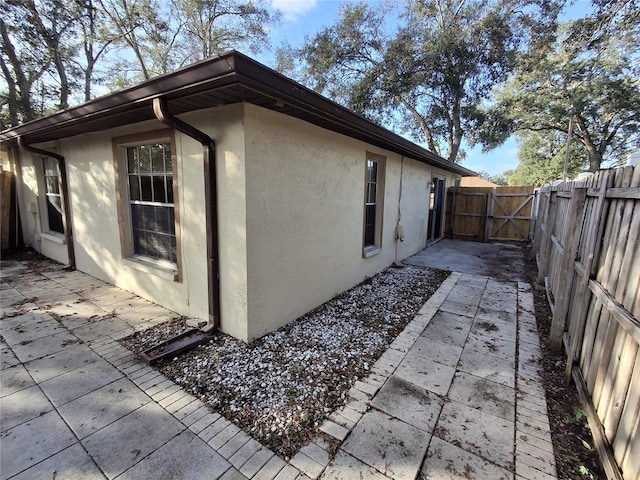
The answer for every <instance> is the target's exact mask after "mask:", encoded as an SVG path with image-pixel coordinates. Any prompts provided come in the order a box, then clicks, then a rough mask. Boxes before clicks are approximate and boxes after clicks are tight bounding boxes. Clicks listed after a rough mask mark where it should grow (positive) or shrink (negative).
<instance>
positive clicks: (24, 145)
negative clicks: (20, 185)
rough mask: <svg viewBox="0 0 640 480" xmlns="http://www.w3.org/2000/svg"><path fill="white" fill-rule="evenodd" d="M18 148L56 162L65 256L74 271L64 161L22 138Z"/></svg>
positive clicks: (73, 253)
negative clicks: (60, 190) (65, 246)
mask: <svg viewBox="0 0 640 480" xmlns="http://www.w3.org/2000/svg"><path fill="white" fill-rule="evenodd" d="M18 147H20V148H22V149H24V150H26V151H27V152H31V153H35V154H36V155H42V156H43V157H52V158H55V159H56V160H58V168H59V169H60V183H61V184H62V192H61V195H60V200H61V203H62V212H63V215H62V227H63V228H64V237H65V243H66V244H67V256H68V257H69V268H70V269H72V270H74V269H75V268H76V254H75V250H74V248H73V229H72V223H71V212H70V210H69V207H70V205H69V201H68V200H69V184H68V183H67V166H66V164H65V161H64V157H63V156H62V155H60V154H58V153H55V152H48V151H47V150H42V149H41V148H36V147H32V146H31V145H28V144H27V143H26V141H25V139H24V137H22V136H20V137H18Z"/></svg>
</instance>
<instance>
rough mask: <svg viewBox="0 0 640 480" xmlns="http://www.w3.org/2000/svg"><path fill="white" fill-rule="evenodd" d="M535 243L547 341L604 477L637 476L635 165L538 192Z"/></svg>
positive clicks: (638, 213) (638, 200)
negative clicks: (561, 351)
mask: <svg viewBox="0 0 640 480" xmlns="http://www.w3.org/2000/svg"><path fill="white" fill-rule="evenodd" d="M537 199H538V201H537V209H536V210H537V215H538V217H537V221H536V224H535V231H534V236H533V249H534V252H536V259H537V262H538V282H539V283H544V285H545V286H546V290H547V297H548V299H549V304H550V305H551V310H552V312H553V320H552V325H551V334H550V338H549V342H550V345H551V346H552V347H555V348H560V346H561V345H563V344H564V347H565V351H566V353H567V375H568V376H569V375H571V376H572V377H573V379H574V381H575V383H576V386H577V389H578V393H579V394H580V397H581V399H582V402H583V404H584V405H585V406H586V409H587V413H588V417H589V423H590V426H591V430H592V432H593V434H594V439H595V443H596V447H597V449H598V452H599V453H600V456H601V458H602V460H603V463H604V466H605V470H606V472H607V476H608V477H609V478H626V479H637V478H640V431H639V429H640V354H639V351H638V346H639V345H640V322H639V321H638V318H640V293H639V292H640V248H639V245H638V240H639V238H640V166H638V167H625V168H620V169H616V170H603V171H600V172H598V173H597V174H595V175H594V176H592V177H590V178H588V179H586V180H582V181H580V182H569V183H564V184H561V185H559V186H555V187H546V188H543V189H541V190H540V192H539V195H538V197H537Z"/></svg>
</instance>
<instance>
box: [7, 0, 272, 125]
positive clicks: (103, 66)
mask: <svg viewBox="0 0 640 480" xmlns="http://www.w3.org/2000/svg"><path fill="white" fill-rule="evenodd" d="M1 1H2V3H1V4H0V5H1V6H2V12H3V14H2V17H1V18H0V69H1V70H2V78H3V79H4V80H5V82H4V83H5V84H0V95H1V96H2V101H1V103H0V105H1V106H0V115H1V116H2V122H3V125H4V126H5V127H8V126H13V125H18V124H20V123H22V122H25V121H28V120H32V119H34V118H36V117H38V116H40V115H43V114H45V113H48V112H50V111H52V110H56V109H59V108H67V107H68V106H69V105H70V103H77V102H78V101H82V100H89V99H91V97H92V96H93V89H94V87H95V86H96V85H100V84H102V85H105V86H107V87H108V88H110V89H113V90H115V89H122V88H124V87H126V86H128V85H131V84H132V83H135V82H139V81H142V80H146V79H149V78H151V77H153V76H156V75H159V74H162V73H167V72H170V71H172V70H175V69H176V68H179V67H181V66H183V65H184V64H185V63H192V62H195V61H197V60H201V59H203V58H205V57H207V56H210V55H214V54H217V53H220V52H222V51H225V50H228V49H231V48H242V47H248V48H249V49H250V50H251V51H253V52H257V51H259V50H260V49H261V48H264V47H265V46H267V45H268V42H267V36H268V32H269V28H270V27H271V26H272V25H273V24H274V23H276V22H277V21H278V18H279V15H278V12H275V11H273V10H272V9H271V8H270V3H269V1H268V0H135V1H131V0H1ZM74 101H75V102H74Z"/></svg>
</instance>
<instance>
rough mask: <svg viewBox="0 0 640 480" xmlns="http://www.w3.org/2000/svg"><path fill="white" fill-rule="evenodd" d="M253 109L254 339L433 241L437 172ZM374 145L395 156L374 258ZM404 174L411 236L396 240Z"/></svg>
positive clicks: (249, 117) (249, 114) (249, 159)
mask: <svg viewBox="0 0 640 480" xmlns="http://www.w3.org/2000/svg"><path fill="white" fill-rule="evenodd" d="M244 110H245V132H246V147H245V152H246V168H247V175H246V179H247V180H246V181H247V187H246V191H247V268H248V309H249V312H248V313H249V319H250V321H249V334H248V340H252V339H254V338H258V337H260V336H262V335H264V334H265V333H267V332H269V331H271V330H274V329H275V328H278V327H280V326H282V325H285V324H286V323H288V322H290V321H292V320H294V319H295V318H297V317H299V316H301V315H303V314H304V313H306V312H308V311H310V310H312V309H313V308H315V307H317V306H318V305H320V304H321V303H323V302H324V301H326V300H329V299H330V298H332V297H333V296H335V295H337V294H338V293H340V292H342V291H344V290H346V289H348V288H350V287H352V286H354V285H356V284H358V283H360V282H361V281H363V280H364V279H365V278H366V277H367V276H372V275H374V274H375V273H377V272H379V271H381V270H383V269H384V268H386V267H388V266H389V265H391V264H392V263H393V262H394V261H395V260H401V259H403V258H406V257H407V256H409V255H412V254H414V253H416V252H418V251H420V250H421V249H423V248H424V247H425V244H426V231H427V223H426V218H427V213H428V188H429V187H428V184H429V182H430V178H431V175H432V174H434V170H433V169H432V168H431V167H429V166H427V165H425V164H423V163H420V162H417V161H415V160H411V159H407V158H404V159H403V158H402V157H401V156H400V155H398V154H395V153H392V152H389V151H385V150H384V149H381V148H377V147H373V146H371V145H367V144H365V143H363V142H360V141H357V140H354V139H351V138H349V137H346V136H343V135H339V134H336V133H333V132H330V131H327V130H324V129H321V128H319V127H316V126H314V125H311V124H308V123H306V122H303V121H301V120H298V119H295V118H292V117H288V116H286V115H282V114H279V113H276V112H272V111H270V110H266V109H262V108H260V107H256V106H253V105H245V107H244ZM367 152H372V153H375V154H378V155H382V156H384V157H386V167H385V184H384V197H385V198H384V214H383V218H384V220H383V227H382V228H383V230H382V245H381V247H382V249H381V251H380V252H379V253H378V254H377V255H374V256H372V257H369V258H364V257H363V252H362V238H363V214H364V188H365V184H364V178H365V167H366V153H367ZM437 174H438V176H441V177H446V178H447V180H448V181H447V183H449V182H453V179H454V178H455V176H454V175H451V174H449V173H446V172H442V171H437ZM401 175H402V179H403V181H402V199H401V208H400V214H401V223H402V226H403V230H404V235H405V238H404V243H401V242H399V241H397V240H396V238H395V232H396V225H397V224H398V219H399V209H398V201H399V200H400V185H401V181H400V178H401Z"/></svg>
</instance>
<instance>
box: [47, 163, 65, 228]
mask: <svg viewBox="0 0 640 480" xmlns="http://www.w3.org/2000/svg"><path fill="white" fill-rule="evenodd" d="M42 178H43V192H44V202H45V207H46V216H44V218H42V231H43V232H55V233H59V234H64V222H63V220H62V215H63V212H62V195H61V193H60V192H61V189H62V185H61V183H60V167H59V165H58V160H56V159H55V158H51V157H42Z"/></svg>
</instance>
